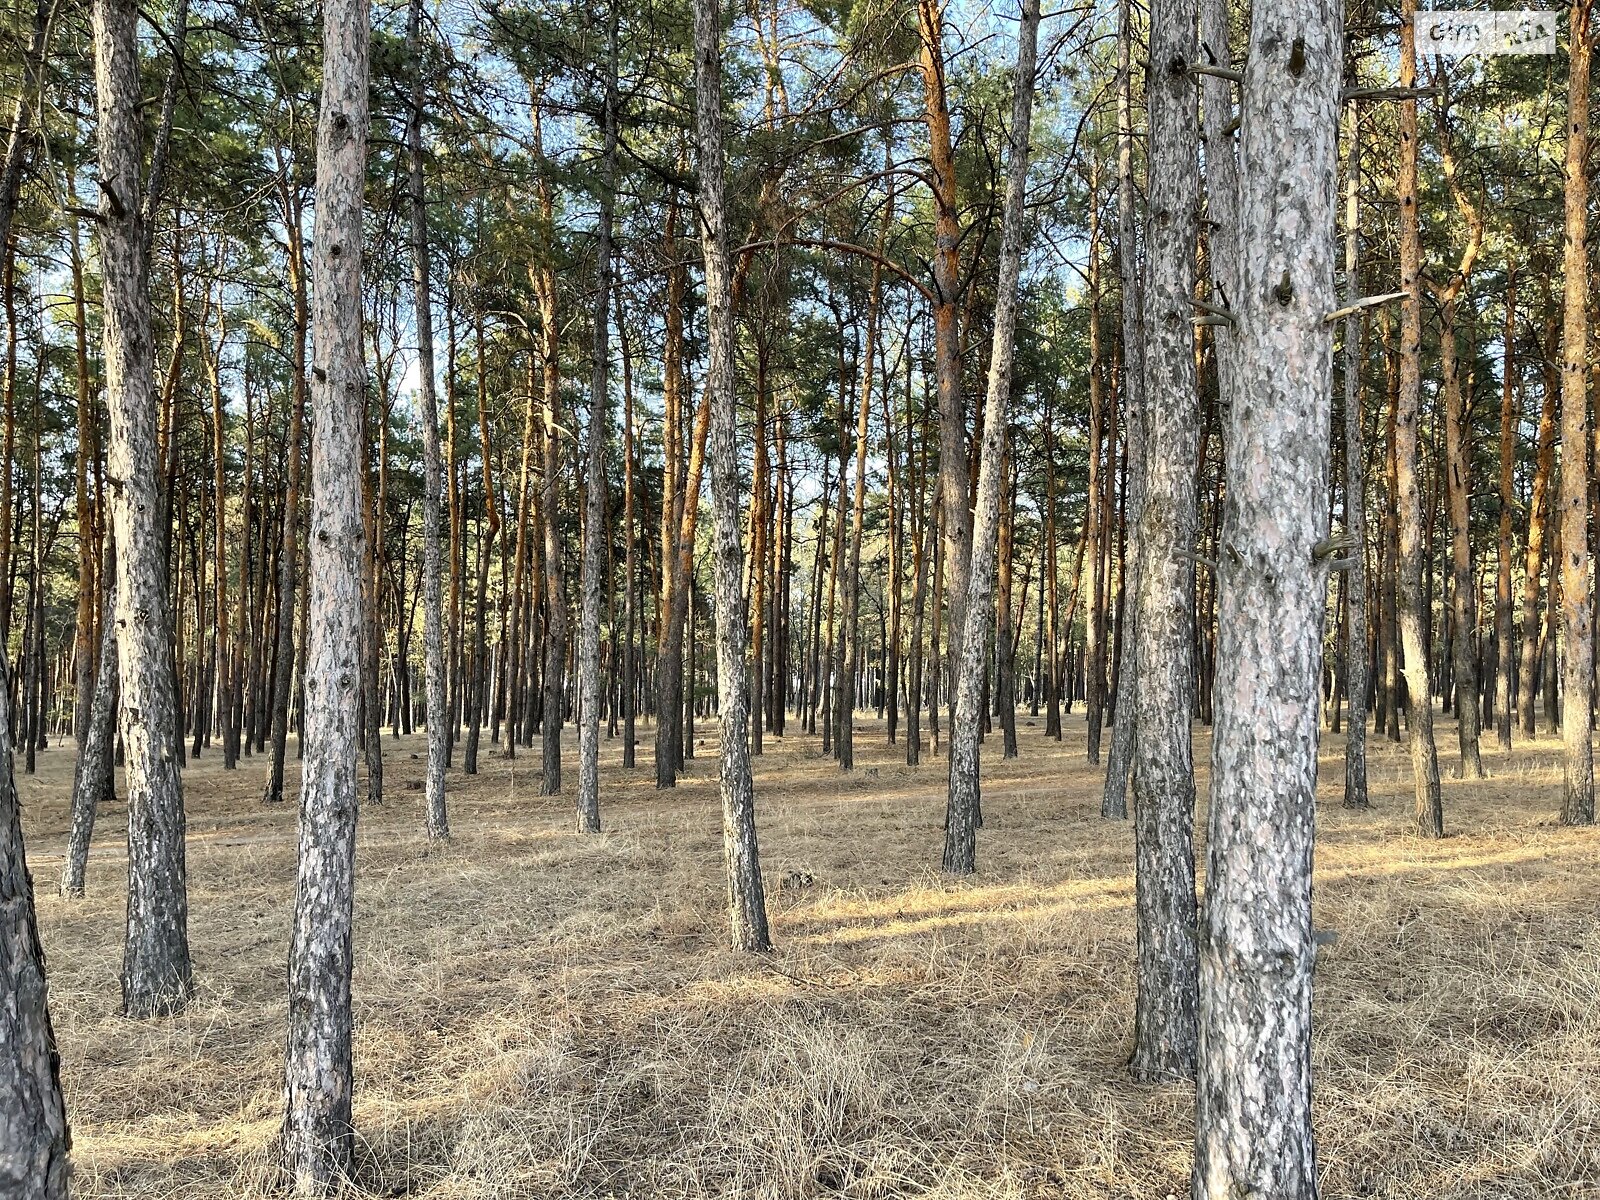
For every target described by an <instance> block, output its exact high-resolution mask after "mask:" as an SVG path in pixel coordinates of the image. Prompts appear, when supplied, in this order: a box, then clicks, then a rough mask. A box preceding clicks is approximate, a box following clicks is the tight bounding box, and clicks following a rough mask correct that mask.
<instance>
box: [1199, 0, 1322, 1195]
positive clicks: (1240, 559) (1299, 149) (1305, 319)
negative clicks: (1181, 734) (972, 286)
mask: <svg viewBox="0 0 1600 1200" xmlns="http://www.w3.org/2000/svg"><path fill="white" fill-rule="evenodd" d="M1342 30H1343V12H1342V11H1341V10H1338V9H1333V8H1329V7H1328V6H1326V5H1319V4H1316V3H1312V2H1311V0H1273V2H1271V3H1258V4H1257V5H1256V6H1255V8H1254V10H1253V12H1252V19H1251V32H1250V51H1249V55H1248V57H1247V60H1246V61H1247V64H1248V65H1247V66H1246V68H1245V80H1244V85H1243V87H1242V88H1241V94H1242V97H1243V100H1242V112H1241V137H1240V152H1239V198H1240V205H1239V211H1240V215H1241V224H1242V226H1243V227H1245V228H1248V229H1251V230H1252V231H1255V232H1254V236H1252V238H1251V239H1250V244H1249V245H1248V247H1246V248H1245V249H1244V250H1243V252H1242V253H1241V255H1240V267H1241V279H1240V286H1239V289H1238V296H1237V297H1236V298H1235V303H1236V304H1237V305H1238V308H1237V310H1236V314H1235V319H1236V321H1237V325H1236V326H1235V327H1234V328H1232V329H1231V330H1228V331H1227V332H1226V333H1225V334H1224V336H1230V337H1232V338H1233V339H1234V342H1233V344H1234V350H1235V355H1236V357H1235V359H1234V362H1235V364H1236V369H1237V371H1238V383H1239V389H1240V390H1239V395H1240V396H1241V397H1243V396H1248V397H1250V404H1249V405H1248V407H1247V406H1245V405H1243V404H1237V405H1234V406H1231V407H1230V408H1229V409H1228V410H1227V412H1228V428H1227V432H1226V434H1225V436H1224V438H1223V444H1224V446H1225V447H1226V463H1227V468H1226V469H1227V515H1226V517H1225V519H1224V526H1223V533H1222V538H1223V543H1224V544H1225V545H1226V546H1227V547H1228V552H1227V553H1225V554H1222V555H1219V556H1218V566H1217V579H1218V596H1217V600H1218V614H1217V615H1218V620H1217V678H1216V687H1215V727H1214V733H1213V740H1212V754H1211V778H1212V798H1211V810H1210V824H1209V833H1210V836H1209V838H1208V857H1207V871H1206V881H1207V883H1206V909H1205V920H1204V922H1203V925H1202V928H1201V933H1200V972H1201V973H1200V980H1201V991H1200V996H1201V1003H1200V1043H1199V1054H1198V1059H1197V1066H1198V1070H1197V1079H1196V1108H1195V1166H1194V1180H1193V1187H1192V1195H1193V1197H1194V1200H1234V1198H1235V1197H1242V1196H1263V1197H1265V1196H1271V1197H1273V1198H1274V1200H1315V1197H1316V1195H1317V1171H1316V1156H1315V1153H1314V1151H1313V1146H1312V1137H1311V963H1312V955H1313V953H1314V942H1313V936H1312V926H1311V865H1312V838H1313V824H1314V821H1313V813H1314V808H1315V799H1316V781H1317V715H1318V711H1317V710H1318V703H1317V702H1318V691H1317V688H1318V679H1319V677H1320V674H1321V659H1322V622H1323V613H1324V608H1325V601H1326V594H1327V574H1328V569H1329V565H1330V563H1331V558H1330V556H1329V554H1328V553H1327V552H1326V545H1325V543H1323V539H1324V538H1325V537H1326V534H1327V512H1328V507H1327V505H1328V475H1329V453H1328V451H1329V440H1328V425H1329V416H1330V413H1329V406H1330V400H1331V394H1332V386H1331V384H1332V378H1331V375H1332V358H1333V355H1332V351H1333V347H1332V336H1331V326H1329V324H1328V323H1327V320H1326V315H1327V313H1328V312H1330V311H1331V310H1332V309H1333V308H1334V306H1335V301H1334V286H1333V276H1334V244H1333V229H1334V222H1335V202H1336V190H1335V179H1336V176H1337V161H1336V160H1337V154H1336V148H1335V142H1336V131H1337V128H1338V118H1339V83H1340V65H1341V62H1342V53H1341V44H1342V41H1343V34H1342Z"/></svg>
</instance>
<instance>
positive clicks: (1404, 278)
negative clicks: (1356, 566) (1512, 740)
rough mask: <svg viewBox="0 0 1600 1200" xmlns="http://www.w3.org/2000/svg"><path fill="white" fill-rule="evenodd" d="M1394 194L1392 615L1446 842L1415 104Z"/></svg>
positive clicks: (1407, 37) (1434, 811) (1403, 78)
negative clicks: (1427, 489) (1424, 451)
mask: <svg viewBox="0 0 1600 1200" xmlns="http://www.w3.org/2000/svg"><path fill="white" fill-rule="evenodd" d="M1416 14H1417V5H1416V0H1400V86H1401V87H1402V88H1412V87H1415V86H1416V82H1417V31H1416ZM1395 190H1396V192H1397V193H1398V199H1399V201H1400V290H1401V291H1403V292H1404V293H1405V298H1404V299H1403V300H1402V301H1401V303H1400V391H1399V394H1398V396H1397V398H1396V401H1395V420H1394V459H1395V469H1394V477H1395V488H1396V491H1395V511H1396V517H1397V523H1398V525H1399V527H1400V545H1399V560H1398V562H1397V563H1396V564H1395V617H1396V620H1397V622H1398V624H1399V626H1400V642H1401V651H1402V653H1403V654H1404V656H1405V668H1404V671H1403V672H1402V674H1403V675H1404V677H1405V692H1406V702H1407V703H1406V712H1407V730H1408V733H1409V735H1410V739H1411V771H1412V777H1413V779H1414V781H1415V785H1416V815H1415V821H1416V828H1417V832H1418V833H1419V834H1421V835H1422V836H1423V837H1433V838H1439V837H1443V836H1444V804H1443V801H1442V800H1441V798H1440V795H1439V749H1438V747H1437V746H1436V745H1435V744H1434V740H1433V697H1432V696H1431V695H1430V694H1429V688H1428V653H1427V642H1426V639H1425V636H1424V634H1425V630H1424V623H1425V621H1426V617H1427V614H1426V613H1425V612H1424V611H1423V596H1422V559H1423V554H1424V547H1423V525H1422V522H1423V516H1422V497H1421V494H1420V490H1419V487H1418V484H1417V433H1418V430H1417V419H1418V416H1419V413H1420V409H1421V401H1422V361H1421V355H1422V234H1421V228H1420V226H1419V224H1418V214H1417V102H1416V100H1414V99H1409V100H1402V101H1401V102H1400V166H1399V171H1398V173H1397V175H1396V180H1395Z"/></svg>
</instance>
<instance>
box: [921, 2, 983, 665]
mask: <svg viewBox="0 0 1600 1200" xmlns="http://www.w3.org/2000/svg"><path fill="white" fill-rule="evenodd" d="M917 32H918V35H919V39H920V56H919V63H920V66H921V70H922V91H923V100H924V123H925V124H926V126H927V129H928V158H929V165H930V168H931V181H932V189H933V207H934V253H933V341H934V378H935V382H936V391H937V394H938V405H939V486H940V488H941V489H942V491H943V496H944V500H943V504H944V508H943V512H944V517H943V522H942V525H943V536H944V564H945V572H946V576H947V579H948V584H949V595H950V606H951V607H950V629H951V632H952V634H953V635H955V636H954V637H952V640H951V642H950V646H951V671H950V675H951V686H952V688H954V686H955V680H954V676H955V675H956V672H957V664H956V653H957V650H958V646H957V642H958V639H959V631H960V630H961V629H962V628H963V627H964V624H963V614H962V606H963V605H964V604H965V603H966V600H967V564H968V561H969V560H970V558H971V557H972V512H971V510H970V509H969V508H968V505H967V496H968V494H969V488H970V486H971V485H970V473H971V470H972V464H971V461H970V459H969V457H968V454H967V410H966V402H965V400H964V399H963V397H962V395H961V214H960V208H959V198H958V195H957V185H956V159H955V151H954V149H953V147H952V145H951V137H950V106H949V99H948V96H947V94H946V85H945V58H944V4H943V3H941V2H940V0H917ZM952 695H953V693H952Z"/></svg>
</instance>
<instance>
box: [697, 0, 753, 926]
mask: <svg viewBox="0 0 1600 1200" xmlns="http://www.w3.org/2000/svg"><path fill="white" fill-rule="evenodd" d="M720 12H721V6H720V5H719V4H718V2H717V0H695V2H694V67H695V72H694V73H695V130H696V135H697V136H696V141H697V149H698V152H699V167H700V206H699V211H700V242H701V248H702V253H703V254H704V257H705V277H706V340H707V343H708V345H707V351H708V353H707V360H708V366H707V376H708V378H707V381H706V386H707V389H708V391H709V393H710V397H711V425H710V435H709V436H710V441H709V448H708V454H709V456H710V460H711V508H712V516H713V518H714V525H715V539H714V546H713V553H712V570H713V573H714V576H715V584H716V598H717V700H718V712H717V716H718V720H719V722H720V724H721V735H722V737H721V741H722V751H721V759H722V762H721V770H720V776H721V791H722V847H723V852H724V855H725V856H726V859H727V866H728V915H729V921H730V923H731V931H732V936H733V947H734V949H736V950H769V949H771V947H772V939H771V936H770V934H769V933H768V931H767V907H766V898H765V897H764V896H763V894H762V890H761V857H760V850H759V847H758V846H757V843H756V806H755V794H754V784H753V782H752V780H751V777H750V746H749V741H748V738H749V726H750V686H749V680H748V679H747V677H746V675H745V662H744V652H745V619H744V596H743V591H742V581H741V579H740V574H741V572H742V570H743V567H744V547H743V546H742V545H741V540H742V539H741V537H740V533H739V453H738V445H737V441H736V439H737V436H738V420H739V410H738V397H737V396H736V395H735V393H734V378H733V308H732V303H731V301H732V296H731V289H730V286H729V277H728V231H727V208H726V204H725V200H724V197H723V159H722V30H721V25H720Z"/></svg>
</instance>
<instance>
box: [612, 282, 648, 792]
mask: <svg viewBox="0 0 1600 1200" xmlns="http://www.w3.org/2000/svg"><path fill="white" fill-rule="evenodd" d="M616 304H617V349H618V350H619V351H620V353H621V355H622V536H623V538H624V539H626V545H627V550H626V551H625V552H624V556H623V567H622V573H623V579H624V584H623V601H622V623H623V626H624V634H623V646H622V765H623V766H624V767H626V768H628V769H630V770H631V769H632V768H633V767H634V766H635V765H636V764H635V762H634V748H635V747H634V743H635V741H636V739H637V730H636V721H637V713H638V697H637V685H638V679H639V660H640V658H641V657H642V656H641V654H640V648H639V644H638V642H636V641H635V638H636V637H637V636H638V633H637V625H638V613H637V612H636V610H635V593H636V590H637V587H638V572H639V567H638V561H637V558H638V546H639V531H638V529H636V528H635V525H634V518H635V507H636V505H635V498H634V473H633V466H634V464H633V456H634V445H633V355H632V352H631V348H630V346H629V344H628V327H627V325H625V324H624V323H623V311H622V297H621V296H620V295H619V296H618V297H617V301H616ZM646 561H648V559H647V560H646Z"/></svg>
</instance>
